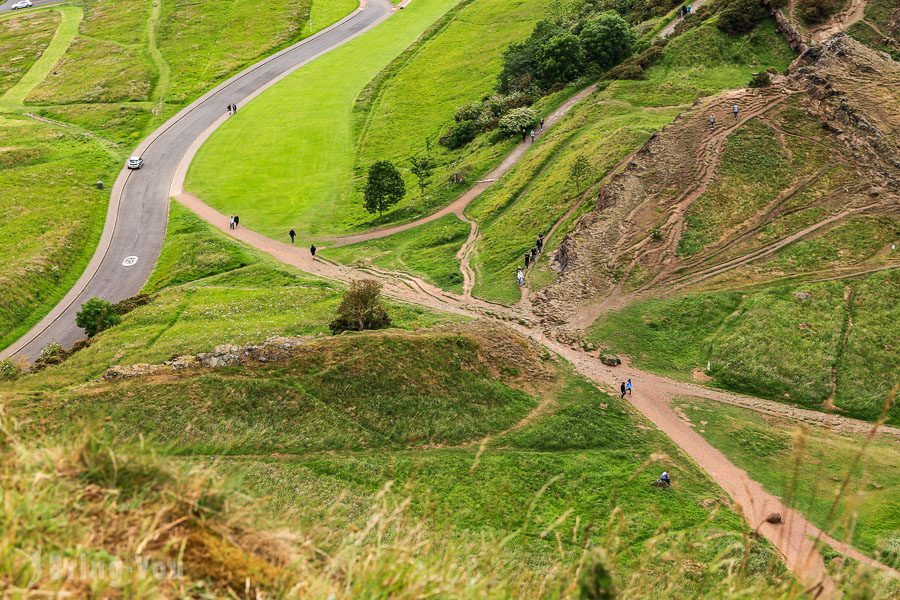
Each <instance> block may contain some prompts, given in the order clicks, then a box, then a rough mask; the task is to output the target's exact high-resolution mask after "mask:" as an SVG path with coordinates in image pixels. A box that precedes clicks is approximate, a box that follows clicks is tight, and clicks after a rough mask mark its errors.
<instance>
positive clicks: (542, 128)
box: [541, 117, 544, 131]
mask: <svg viewBox="0 0 900 600" xmlns="http://www.w3.org/2000/svg"><path fill="white" fill-rule="evenodd" d="M543 130H544V118H543V117H541V131H543Z"/></svg>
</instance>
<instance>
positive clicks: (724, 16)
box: [717, 0, 768, 36]
mask: <svg viewBox="0 0 900 600" xmlns="http://www.w3.org/2000/svg"><path fill="white" fill-rule="evenodd" d="M767 16H768V13H767V12H766V9H765V8H764V7H763V5H762V3H761V2H760V0H728V2H727V3H726V5H725V6H724V7H723V8H722V10H721V12H720V13H719V22H718V24H717V27H718V28H719V29H720V30H721V31H723V32H725V33H727V34H728V35H734V36H737V35H743V34H745V33H749V32H751V31H753V29H754V28H755V27H756V26H757V25H759V24H760V23H761V22H762V21H763V20H764V19H765V18H766V17H767Z"/></svg>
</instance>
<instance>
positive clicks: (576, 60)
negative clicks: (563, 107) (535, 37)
mask: <svg viewBox="0 0 900 600" xmlns="http://www.w3.org/2000/svg"><path fill="white" fill-rule="evenodd" d="M584 61H585V57H584V49H583V48H582V47H581V40H580V39H578V36H577V35H575V34H572V33H559V34H557V35H555V36H553V37H551V38H550V39H548V40H547V41H545V42H544V43H543V44H541V48H540V52H539V54H538V60H537V79H538V82H539V84H540V85H541V86H542V87H544V88H550V87H552V86H553V85H555V84H557V83H568V82H570V81H574V80H576V79H578V77H580V76H581V73H582V71H583V70H584Z"/></svg>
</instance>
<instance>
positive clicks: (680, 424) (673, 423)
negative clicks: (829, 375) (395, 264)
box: [176, 192, 900, 598]
mask: <svg viewBox="0 0 900 600" xmlns="http://www.w3.org/2000/svg"><path fill="white" fill-rule="evenodd" d="M176 200H177V201H178V202H180V203H181V204H183V205H184V206H185V207H186V208H188V209H190V210H191V211H193V212H194V213H195V214H197V216H199V217H200V218H202V219H203V220H204V221H206V222H207V223H209V224H210V225H212V226H213V227H216V228H217V229H219V230H220V231H222V232H224V233H226V234H228V235H230V236H231V237H233V238H236V239H237V240H240V241H241V242H244V243H245V244H248V245H250V246H253V247H254V248H256V249H258V250H262V251H263V252H266V253H267V254H269V255H271V256H272V257H274V258H275V259H277V260H279V261H280V262H283V263H285V264H288V265H291V266H294V267H297V268H299V269H301V270H303V271H305V272H307V273H310V274H313V275H317V276H320V277H325V278H328V279H333V280H336V281H342V282H350V281H352V280H354V279H359V278H363V277H367V278H375V279H377V280H379V281H380V282H381V283H382V285H383V286H384V287H383V291H384V293H385V295H387V296H389V297H391V298H394V299H396V300H399V301H402V302H407V303H410V304H416V305H419V306H424V307H427V308H432V309H437V310H442V311H445V312H449V313H452V314H458V315H464V316H469V317H476V318H477V317H487V318H493V319H495V320H498V321H500V322H502V323H504V324H506V325H507V326H509V327H511V328H513V329H515V330H516V331H518V332H519V333H521V334H522V335H525V336H527V337H529V338H531V339H533V340H535V341H536V342H538V343H540V344H542V345H544V346H545V347H547V348H549V349H550V350H552V351H554V352H555V353H557V354H558V355H560V356H562V357H563V358H565V359H566V360H568V361H569V362H571V363H572V364H573V365H574V367H575V368H576V370H578V372H579V373H581V374H582V375H583V376H585V377H587V378H588V379H590V380H591V381H594V382H595V383H597V384H599V385H601V386H603V387H604V388H607V389H615V388H616V386H617V385H618V382H619V381H621V380H622V378H623V376H630V377H631V378H632V379H633V380H634V381H635V382H636V392H635V395H634V396H633V397H629V398H628V400H629V401H630V402H631V404H632V405H633V406H634V407H635V408H637V409H638V411H640V412H641V413H642V414H643V415H644V416H645V417H646V418H648V419H649V420H650V421H652V422H653V423H654V424H655V425H656V426H657V427H658V428H659V429H660V430H661V431H663V432H664V433H665V434H666V435H668V436H669V437H670V438H671V439H672V440H673V441H674V442H675V443H676V444H677V445H678V446H679V448H681V450H682V451H684V452H685V454H687V455H688V456H689V457H690V458H691V459H693V460H694V461H695V462H696V463H697V464H698V465H699V466H700V467H701V468H703V469H704V470H705V471H706V472H707V473H708V474H709V476H710V478H711V479H712V480H713V481H715V482H716V484H718V485H719V486H720V487H722V489H724V490H725V491H726V492H727V493H728V494H729V496H730V497H731V498H732V499H733V500H734V502H735V503H736V504H737V506H738V508H739V510H740V511H741V512H742V513H743V515H744V517H745V518H746V519H747V521H748V523H749V524H750V525H751V527H753V528H754V529H755V530H756V531H758V532H759V533H760V534H761V535H763V536H764V537H765V538H766V539H768V540H769V541H770V542H771V543H772V544H773V545H774V546H775V547H776V548H777V549H778V550H779V552H781V554H782V555H783V556H784V559H785V563H786V564H787V566H788V567H789V568H790V569H791V570H792V571H793V572H794V573H795V575H796V576H797V577H798V579H799V580H800V581H801V582H803V584H804V586H805V587H806V589H808V590H810V591H811V595H812V596H813V597H816V598H833V597H837V595H838V590H837V588H836V586H835V584H834V581H833V580H832V579H831V577H830V576H829V575H828V572H827V570H826V568H825V563H824V561H823V559H822V556H821V554H820V553H819V551H818V549H817V547H816V542H817V541H823V542H825V543H827V544H829V545H831V546H832V547H833V548H834V549H835V550H837V551H838V552H840V553H842V554H844V555H846V556H848V557H850V558H853V559H855V560H857V561H859V562H861V563H864V564H867V565H869V566H871V567H873V568H877V569H880V570H881V571H883V572H885V573H887V574H889V575H892V576H894V577H900V574H898V573H897V571H896V570H894V569H892V568H890V567H887V566H886V565H884V564H882V563H880V562H878V561H876V560H874V559H872V558H870V557H868V556H866V555H864V554H863V553H861V552H860V551H858V550H857V549H855V548H853V547H852V546H850V545H848V544H845V543H843V542H840V541H838V540H836V539H834V538H832V537H831V536H829V535H828V534H827V533H825V532H823V531H821V530H820V529H819V528H817V527H816V526H815V525H813V524H812V523H811V522H809V521H808V520H806V518H805V517H803V515H802V514H800V513H799V512H797V511H795V510H793V509H790V508H788V507H787V506H786V505H784V504H783V503H782V502H781V500H780V499H779V498H778V497H776V496H775V495H773V494H771V493H769V492H767V491H766V490H765V489H764V488H763V487H762V486H761V485H760V484H759V483H757V482H756V481H754V480H753V479H751V478H750V476H749V475H747V473H746V472H745V471H743V470H742V469H740V468H738V467H737V466H735V465H734V464H733V463H732V462H731V461H729V460H728V458H727V457H726V456H725V455H724V454H722V453H721V452H720V451H719V450H717V449H716V448H714V447H713V446H712V445H711V444H710V443H709V442H707V441H706V440H705V439H704V438H703V437H701V436H700V435H699V434H698V433H697V432H695V431H694V430H693V429H691V428H690V426H689V425H688V424H687V423H685V422H684V421H682V420H681V419H680V418H679V417H678V415H677V414H676V413H675V411H674V410H673V409H672V408H671V406H670V404H669V403H670V401H671V400H672V399H674V398H675V397H680V396H698V397H703V398H709V399H712V400H718V401H724V402H728V403H730V404H736V405H739V406H745V407H747V408H752V409H754V410H763V411H764V412H765V409H769V410H770V411H776V410H777V409H776V408H775V405H777V404H778V403H775V402H772V403H771V404H769V403H767V401H764V400H760V399H756V398H750V397H746V396H739V395H737V394H730V393H727V392H721V391H718V390H713V389H709V388H704V387H703V386H699V385H694V384H689V383H682V382H677V381H674V380H671V379H668V378H666V377H662V376H660V375H655V374H652V373H646V372H643V371H640V370H638V369H635V368H633V367H631V366H628V365H626V366H624V367H622V366H620V367H606V366H604V365H602V364H601V363H600V362H599V360H597V358H596V357H594V356H591V355H589V354H588V353H586V352H583V351H580V350H576V349H573V348H571V347H569V346H566V345H563V344H560V343H559V342H557V341H556V340H553V339H551V338H550V337H549V336H548V335H547V334H546V333H543V332H541V331H539V330H537V329H536V328H534V327H533V326H532V325H531V323H530V322H529V315H527V314H525V313H523V312H521V311H520V310H517V309H515V308H506V307H499V306H496V305H493V304H489V303H487V302H483V301H479V300H477V299H473V298H465V297H463V296H460V295H457V294H452V293H450V292H446V291H443V290H440V289H438V288H436V287H434V286H432V285H430V284H428V283H426V282H423V281H421V280H419V279H417V278H414V277H412V276H409V275H405V274H396V273H389V272H385V271H378V270H371V269H365V270H363V269H357V268H354V267H349V266H344V265H338V264H335V263H332V262H330V261H327V260H323V259H321V258H319V257H312V256H311V255H310V253H309V252H308V251H306V250H303V249H299V248H297V247H296V246H293V245H291V244H286V243H283V242H278V241H275V240H273V239H271V238H267V237H265V236H263V235H262V234H259V233H256V232H254V231H251V230H249V229H246V228H238V229H235V230H231V229H229V228H228V226H227V218H226V216H225V215H223V214H222V213H220V212H218V211H217V210H215V209H214V208H212V207H210V206H208V205H207V204H204V203H203V202H202V201H201V200H200V199H198V198H197V197H196V196H194V195H192V194H189V193H185V192H182V193H181V194H179V195H178V196H177V197H176ZM789 408H791V410H794V411H797V414H798V415H801V414H802V416H805V417H807V418H808V419H809V420H814V421H816V424H824V425H826V426H830V427H836V428H840V429H842V430H846V431H854V432H865V431H870V430H872V429H873V427H874V426H873V425H871V424H868V423H863V422H860V421H854V420H853V419H847V418H844V417H840V416H837V415H825V414H822V415H818V413H814V411H803V409H794V408H792V407H789ZM806 413H809V414H806ZM814 414H815V415H816V416H815V418H814ZM883 431H884V433H886V434H888V435H894V436H898V437H900V430H897V429H894V428H884V429H883ZM771 513H780V514H781V515H782V519H783V522H782V523H780V524H772V523H768V522H767V521H766V517H767V516H768V515H770V514H771Z"/></svg>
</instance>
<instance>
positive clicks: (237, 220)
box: [234, 215, 241, 229]
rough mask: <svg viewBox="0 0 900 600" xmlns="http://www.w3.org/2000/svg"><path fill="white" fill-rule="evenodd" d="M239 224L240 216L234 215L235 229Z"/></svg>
mask: <svg viewBox="0 0 900 600" xmlns="http://www.w3.org/2000/svg"><path fill="white" fill-rule="evenodd" d="M240 224H241V218H240V217H239V216H237V215H234V228H235V229H237V228H238V227H239V226H240Z"/></svg>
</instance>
